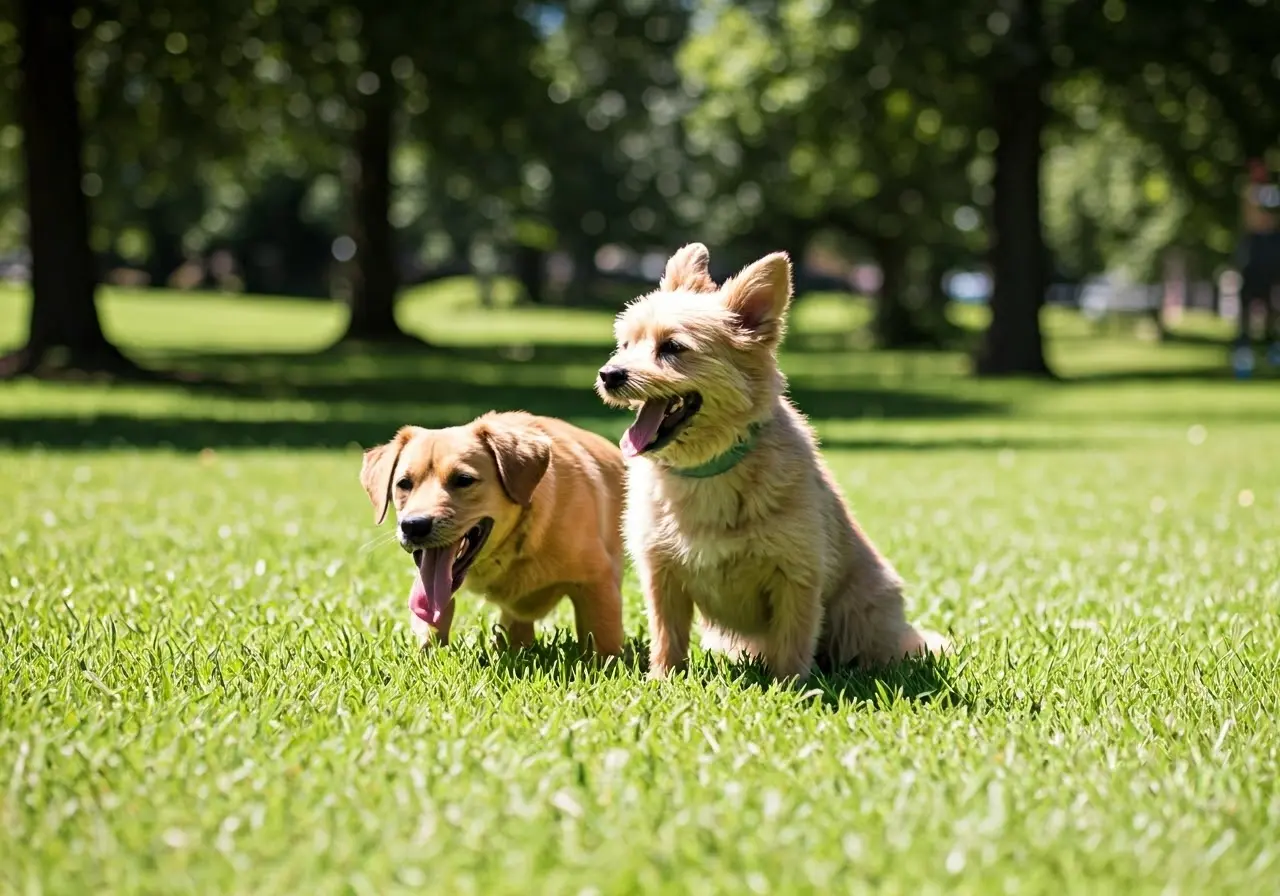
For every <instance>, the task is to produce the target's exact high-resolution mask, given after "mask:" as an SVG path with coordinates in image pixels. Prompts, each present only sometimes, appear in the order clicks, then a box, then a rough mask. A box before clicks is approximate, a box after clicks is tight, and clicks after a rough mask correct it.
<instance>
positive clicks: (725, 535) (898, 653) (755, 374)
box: [597, 243, 949, 678]
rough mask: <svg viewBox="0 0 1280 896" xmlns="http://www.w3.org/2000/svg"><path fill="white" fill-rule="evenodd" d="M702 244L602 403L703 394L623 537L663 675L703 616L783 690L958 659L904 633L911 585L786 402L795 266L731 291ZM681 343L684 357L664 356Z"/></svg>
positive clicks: (929, 639)
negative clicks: (723, 462) (793, 681)
mask: <svg viewBox="0 0 1280 896" xmlns="http://www.w3.org/2000/svg"><path fill="white" fill-rule="evenodd" d="M707 261H708V253H707V250H706V248H705V247H704V246H702V245H701V244H696V243H695V244H693V245H692V246H686V247H685V248H683V249H681V250H680V251H679V252H677V253H676V254H675V255H674V256H672V258H671V260H670V261H669V262H668V264H667V270H666V273H665V275H664V277H663V279H662V284H661V287H660V289H659V290H658V291H656V292H654V293H651V294H649V295H647V296H644V297H641V298H640V299H638V300H636V301H635V302H633V303H632V304H631V305H630V306H628V307H627V308H626V309H625V310H624V311H623V312H622V313H621V314H620V315H619V316H618V319H617V322H616V327H615V329H616V335H617V338H618V350H617V352H616V353H615V354H614V356H613V357H612V358H611V359H610V361H609V365H613V366H617V367H622V368H624V369H625V370H626V372H627V376H628V384H627V386H626V387H625V388H624V389H622V390H621V391H620V392H618V393H615V394H612V395H611V394H609V393H608V392H607V391H606V390H605V389H604V388H603V386H601V385H600V384H598V385H597V389H598V391H599V392H600V394H601V396H602V398H603V399H604V400H605V401H606V402H608V403H609V404H613V405H615V406H619V405H621V406H628V407H632V408H636V407H638V406H639V405H640V404H641V403H642V402H643V400H645V399H647V398H669V397H674V396H677V395H685V394H687V393H689V392H693V391H696V392H698V393H699V394H701V396H702V398H703V405H702V409H701V410H700V411H699V412H698V414H697V415H696V416H695V417H693V418H692V420H691V421H690V422H689V424H688V426H687V427H686V428H685V429H684V430H683V431H682V432H680V433H679V434H678V435H677V436H676V437H675V439H674V440H673V441H672V442H670V443H668V444H666V445H664V446H662V447H661V448H659V449H657V450H655V451H649V452H646V453H644V454H641V455H640V456H638V457H635V458H633V459H631V460H630V461H629V462H628V464H627V467H628V473H627V498H626V510H625V516H624V530H625V540H626V543H627V549H628V551H629V553H630V554H631V556H632V559H633V561H634V562H635V564H636V566H637V569H638V572H639V575H640V580H641V583H642V586H643V588H644V594H645V601H646V604H647V609H648V615H649V624H650V634H651V635H652V639H653V640H652V646H651V654H650V675H651V676H653V677H655V678H662V677H665V676H666V675H667V674H669V673H670V672H672V671H673V670H677V669H680V668H682V667H683V666H684V665H685V663H686V660H687V656H688V648H689V636H690V628H691V625H692V620H693V611H694V609H695V608H696V609H697V610H698V613H699V615H700V616H701V617H702V620H703V643H704V645H705V646H708V647H710V648H712V649H719V650H723V651H726V652H727V653H729V654H730V655H731V656H741V655H744V654H749V655H753V656H757V657H760V658H762V659H763V660H764V661H765V663H766V665H767V666H768V668H769V669H770V671H771V672H772V674H773V675H774V676H775V677H777V678H790V677H793V676H795V677H799V678H804V677H806V676H807V675H808V674H809V672H810V671H811V668H812V666H813V664H814V661H815V659H816V658H818V657H819V656H821V657H824V658H825V659H827V660H829V661H830V662H832V663H833V664H836V665H844V664H847V663H851V662H857V663H859V664H861V665H863V666H875V665H879V664H883V663H887V662H890V661H894V660H898V659H901V658H903V657H905V656H907V655H909V654H918V653H921V652H923V651H935V652H936V651H941V650H944V649H947V647H948V646H949V645H948V642H947V640H946V639H945V638H943V637H942V636H940V635H937V634H935V633H932V632H925V631H919V630H917V629H915V628H913V627H912V626H911V625H910V624H909V623H908V622H907V619H906V615H905V610H904V605H903V595H902V580H901V579H900V578H899V576H898V574H897V572H895V570H894V569H893V567H892V566H891V565H890V564H889V562H888V561H887V560H886V559H885V558H884V557H882V556H881V555H880V554H879V553H878V552H877V551H876V549H875V547H874V546H873V545H872V543H871V542H870V541H869V540H868V538H867V537H866V536H865V535H864V534H863V532H862V530H861V529H860V528H859V527H858V524H857V522H856V521H855V520H854V518H853V516H852V514H851V513H850V511H849V508H848V507H847V506H846V504H845V502H844V500H843V498H842V497H841V494H840V490H839V488H838V487H837V485H836V483H835V481H834V480H833V478H832V476H831V473H830V472H829V471H828V469H827V467H826V465H825V464H824V463H823V461H822V458H821V456H820V454H819V451H818V446H817V442H816V439H815V436H814V434H813V432H812V430H811V428H810V427H809V425H808V423H807V422H806V421H805V419H804V418H803V417H802V416H801V414H800V412H799V411H798V410H796V408H795V407H794V406H793V405H792V404H791V402H790V401H789V400H788V399H787V398H786V397H785V395H784V392H785V387H786V383H785V380H784V378H783V376H782V373H781V372H780V371H779V369H778V366H777V360H776V350H777V346H778V344H779V342H780V341H781V339H782V336H783V332H784V328H785V319H786V312H787V308H788V306H789V303H790V299H791V263H790V261H789V259H788V258H787V256H786V254H785V253H781V252H779V253H775V254H773V255H769V256H767V257H765V258H763V259H761V260H759V261H757V262H755V263H754V264H752V265H750V266H749V267H747V268H746V269H744V270H743V271H741V272H740V273H739V274H738V275H737V276H735V277H733V278H731V279H730V280H729V281H727V282H726V283H725V284H724V285H723V287H721V288H720V289H718V290H717V289H716V288H715V284H714V283H713V282H712V281H711V279H710V277H709V276H708V275H707V273H706V272H707ZM668 339H675V340H677V341H678V342H679V343H680V344H682V345H683V346H685V350H684V351H682V352H680V353H679V354H676V355H674V356H672V355H669V354H668V355H663V354H662V353H661V352H659V351H658V346H659V345H661V344H662V342H663V341H664V340H668ZM753 422H761V423H762V424H763V428H762V429H761V431H760V434H759V439H758V442H757V445H756V447H755V448H754V449H753V450H752V451H751V452H750V453H748V454H747V455H746V456H745V457H744V458H743V460H742V461H741V462H740V463H739V464H738V465H737V466H736V467H733V468H732V469H730V470H728V471H726V472H723V473H720V474H719V475H715V476H712V477H709V478H702V479H693V478H686V477H682V476H680V475H677V473H675V472H674V469H678V468H686V469H687V468H691V467H695V466H698V465H701V464H704V463H706V462H707V461H709V460H712V459H713V458H716V457H717V456H719V455H721V454H723V453H724V452H726V451H728V450H729V449H730V448H732V447H733V446H734V444H735V443H736V442H737V441H738V440H739V439H741V438H743V437H744V433H745V432H746V431H747V428H748V426H749V425H750V424H752V423H753Z"/></svg>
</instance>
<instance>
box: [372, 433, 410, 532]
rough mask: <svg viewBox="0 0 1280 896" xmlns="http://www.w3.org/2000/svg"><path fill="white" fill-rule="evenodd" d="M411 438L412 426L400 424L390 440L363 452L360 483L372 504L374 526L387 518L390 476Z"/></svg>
mask: <svg viewBox="0 0 1280 896" xmlns="http://www.w3.org/2000/svg"><path fill="white" fill-rule="evenodd" d="M411 438H413V427H412V426H402V427H400V430H399V432H397V433H396V436H395V438H394V439H392V440H391V441H390V442H387V444H385V445H379V446H378V447H377V448H370V449H369V450H368V451H366V452H365V453H364V463H363V464H362V465H361V467H360V484H361V485H363V486H364V490H365V491H366V492H368V493H369V501H370V502H372V504H373V511H374V516H373V519H374V523H373V524H374V525H375V526H381V525H382V521H383V520H385V519H386V518H387V507H388V505H390V504H391V477H392V475H394V473H395V471H396V461H397V460H399V459H400V452H401V451H402V450H403V449H404V446H405V445H406V444H407V443H408V441H409V439H411Z"/></svg>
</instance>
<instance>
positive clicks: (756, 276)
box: [723, 252, 791, 345]
mask: <svg viewBox="0 0 1280 896" xmlns="http://www.w3.org/2000/svg"><path fill="white" fill-rule="evenodd" d="M723 295H724V303H725V306H726V307H727V308H728V309H729V310H730V311H732V312H733V313H734V314H736V315H737V316H738V320H739V322H740V324H741V326H742V328H743V329H744V330H746V331H747V332H748V333H750V334H751V335H752V336H754V337H755V338H757V339H760V340H761V341H763V342H766V343H768V344H769V345H777V344H778V343H779V342H780V341H782V333H783V328H784V319H785V317H786V314H787V306H788V305H790V304H791V259H790V258H789V257H788V256H787V253H786V252H774V253H773V254H772V255H766V256H765V257H764V258H762V259H760V260H759V261H756V262H753V263H752V264H749V265H747V266H746V267H745V268H743V269H742V270H741V271H739V272H738V273H737V274H735V275H734V276H733V277H732V278H730V279H729V281H728V282H727V283H725V285H724V289H723Z"/></svg>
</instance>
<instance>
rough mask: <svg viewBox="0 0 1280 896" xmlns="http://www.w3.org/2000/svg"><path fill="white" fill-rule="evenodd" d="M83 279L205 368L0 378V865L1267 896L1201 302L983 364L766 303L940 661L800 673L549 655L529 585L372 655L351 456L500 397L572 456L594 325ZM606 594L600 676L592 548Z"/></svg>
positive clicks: (129, 872) (1250, 625) (176, 882)
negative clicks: (979, 368) (1180, 334)
mask: <svg viewBox="0 0 1280 896" xmlns="http://www.w3.org/2000/svg"><path fill="white" fill-rule="evenodd" d="M103 304H104V308H105V317H106V321H107V326H108V329H109V330H110V332H111V334H112V335H113V336H114V337H115V338H116V339H117V340H118V341H120V342H121V343H122V344H123V345H125V346H126V347H127V348H129V349H130V350H131V351H133V353H134V354H136V355H137V356H139V357H141V358H143V359H145V360H146V361H147V362H148V363H151V364H154V365H156V366H163V367H169V368H181V369H186V370H197V371H202V372H204V373H205V374H207V377H206V381H205V382H203V383H201V384H197V385H188V386H182V387H180V386H171V385H153V386H112V387H107V386H102V385H94V384H68V383H36V382H19V383H13V384H0V471H2V472H3V475H0V508H2V509H3V513H0V891H3V892H15V893H42V892H43V893H59V894H61V893H92V892H112V893H115V892H153V893H290V894H296V893H350V894H383V893H393V892H408V891H411V890H425V891H427V892H433V893H448V894H454V893H458V894H466V893H473V894H505V893H511V894H516V893H519V894H527V893H556V894H560V893H564V894H587V893H596V894H611V893H634V892H646V893H649V892H652V893H684V892H695V893H699V894H703V893H706V894H713V893H724V894H735V896H739V894H744V893H779V894H780V893H803V892H822V893H862V892H871V891H876V892H886V893H911V894H916V893H933V892H937V893H942V892H946V893H1008V894H1025V893H1055V894H1060V893H1089V894H1095V893H1109V892H1126V893H1187V894H1198V893H1209V892H1212V893H1226V892H1232V893H1248V894H1257V893H1267V892H1276V891H1277V890H1280V792H1278V790H1277V780H1278V779H1280V731H1278V722H1277V718H1278V715H1280V379H1278V378H1276V377H1275V376H1271V377H1270V378H1266V379H1263V380H1259V381H1253V382H1245V383H1238V382H1235V381H1233V380H1231V379H1230V378H1228V377H1226V376H1224V375H1223V371H1224V370H1225V366H1226V351H1225V349H1224V348H1223V346H1222V345H1220V344H1217V343H1215V342H1213V341H1212V340H1211V339H1209V338H1208V337H1209V336H1216V335H1221V334H1222V332H1223V331H1224V328H1223V327H1222V326H1221V325H1218V324H1215V323H1213V322H1204V321H1197V322H1192V323H1188V325H1187V333H1186V335H1185V336H1184V338H1182V339H1180V340H1178V341H1176V342H1174V343H1170V344H1166V345H1161V346H1157V345H1153V344H1150V343H1145V342H1142V341H1140V340H1138V339H1135V338H1134V337H1132V336H1121V335H1112V336H1100V337H1094V336H1091V335H1089V333H1088V328H1087V327H1086V326H1085V325H1084V324H1083V323H1082V322H1081V321H1079V320H1078V319H1076V318H1074V317H1072V316H1071V315H1067V314H1060V315H1054V316H1053V317H1052V320H1051V324H1052V330H1053V340H1052V345H1051V354H1052V358H1053V360H1054V362H1055V364H1056V365H1057V367H1058V368H1059V369H1060V370H1061V371H1062V372H1063V374H1064V375H1067V376H1068V377H1070V378H1071V379H1070V380H1069V381H1068V382H1065V383H1061V384H1056V385H1045V384H1034V383H1025V382H994V383H993V382H977V381H974V380H972V379H970V378H968V377H967V376H966V375H965V373H964V372H965V363H964V359H963V358H962V357H961V356H959V355H956V354H948V353H942V354H912V353H872V352H868V351H866V350H865V348H863V347H861V346H860V345H859V343H858V342H857V340H856V339H853V338H851V337H850V336H849V335H848V334H849V333H850V331H851V330H853V329H854V328H855V326H856V325H857V324H858V323H859V322H860V321H861V320H862V319H863V317H864V315H865V309H862V308H861V307H860V306H857V305H855V304H853V303H851V302H846V301H845V300H841V299H838V298H833V297H822V296H818V297H812V298H807V299H805V300H804V301H802V302H801V303H800V304H799V305H798V307H797V310H796V315H795V319H794V321H793V326H792V330H791V334H790V336H789V341H788V346H789V348H788V350H787V352H786V354H785V358H784V364H785V367H786V369H787V371H788V373H789V375H790V378H791V382H792V387H793V394H794V396H795V398H796V400H797V402H798V403H799V404H800V406H801V408H802V409H803V410H805V411H806V412H807V413H808V414H809V415H810V416H811V418H812V419H813V421H814V423H815V424H816V425H817V427H818V429H819V431H820V434H821V435H822V437H823V440H824V445H825V451H826V456H827V459H828V461H829V463H830V464H831V466H832V467H833V469H834V470H835V471H836V473H837V475H838V478H839V481H840V483H841V485H842V486H843V488H844V489H845V492H846V494H847V496H848V498H849V500H850V502H851V503H852V506H853V508H854V510H855V513H856V514H857V515H858V517H859V519H860V521H861V522H862V524H863V526H864V527H865V529H866V531H867V532H868V533H869V535H870V536H871V537H872V538H873V539H874V540H875V542H876V543H877V544H878V545H879V546H880V547H881V549H882V550H883V551H884V552H885V553H886V554H887V555H888V556H889V557H890V558H891V559H892V560H893V562H894V563H895V564H896V565H897V566H898V568H899V569H900V571H901V572H902V573H903V575H904V576H905V577H906V578H907V580H908V581H909V583H910V600H911V609H910V612H911V615H912V616H913V617H914V618H915V619H917V620H919V621H921V622H922V623H925V624H927V625H929V626H931V627H934V628H938V629H942V630H945V631H947V632H949V633H951V635H952V636H953V637H954V638H955V640H956V641H957V643H958V644H959V650H958V653H957V655H956V656H955V657H953V658H951V659H950V660H948V661H944V662H942V663H938V664H927V663H919V664H913V665H910V666H906V667H902V668H900V669H898V670H895V671H894V672H892V673H889V674H885V675H881V676H878V677H871V676H866V675H858V674H845V675H837V676H833V677H830V678H819V679H815V681H814V682H813V688H812V692H811V693H809V694H807V695H804V694H801V693H798V692H794V691H786V690H778V689H776V688H772V687H769V686H766V685H764V684H763V683H762V682H761V680H760V677H759V676H758V674H757V673H756V671H755V670H754V669H752V668H749V667H748V668H739V667H733V666H730V665H728V664H726V663H724V662H722V661H717V660H716V659H715V658H713V657H710V656H707V655H705V654H701V653H699V654H696V656H695V662H694V667H693V669H692V672H691V674H690V676H689V677H688V678H686V679H682V680H675V681H670V682H667V683H662V684H651V683H648V682H646V681H645V679H644V673H643V668H642V667H643V662H642V660H637V659H636V658H635V657H629V658H628V659H627V661H625V662H622V663H617V664H613V665H610V666H608V667H606V668H603V669H600V668H593V667H591V666H589V665H586V664H583V663H581V662H579V661H578V660H577V659H576V657H575V654H574V651H573V647H572V639H571V638H570V637H569V630H570V626H571V616H570V614H569V612H568V610H567V608H564V609H563V610H562V611H561V612H560V613H558V614H557V615H556V617H555V619H554V629H553V630H552V629H548V628H544V629H543V630H542V632H541V635H540V638H541V641H540V645H539V647H538V648H536V649H534V650H532V651H529V652H527V653H525V654H521V655H518V656H514V657H512V656H503V655H498V654H495V653H494V652H493V651H492V650H491V648H490V646H489V635H488V629H487V626H489V625H491V624H492V623H493V622H495V621H496V618H495V616H494V615H493V614H492V613H491V612H489V611H487V610H485V609H484V608H482V607H481V606H480V605H479V602H478V600H477V599H475V598H474V597H472V596H468V595H466V594H464V595H463V596H462V597H461V604H462V610H461V612H460V615H459V621H458V622H457V623H456V624H455V632H456V638H455V643H454V644H453V645H451V647H450V648H449V649H447V650H444V651H437V652H435V653H432V654H429V655H422V654H420V653H419V652H418V651H417V650H416V649H415V648H414V646H413V644H412V642H411V640H410V636H409V629H408V623H407V611H406V609H405V598H406V594H407V590H408V587H409V583H410V580H411V577H412V575H413V571H412V568H411V566H410V563H409V561H408V560H406V558H405V557H404V556H403V554H401V552H400V551H399V550H398V548H396V547H395V546H394V544H391V543H389V541H388V538H389V536H390V531H391V530H390V526H389V525H387V526H384V527H383V529H381V530H379V529H376V528H375V527H374V525H373V519H372V510H371V508H370V506H369V503H368V501H367V499H366V497H365V495H364V493H363V492H362V491H361V489H360V486H359V484H358V479H357V474H358V471H359V467H360V448H361V446H368V445H371V444H373V443H375V442H377V441H380V440H383V439H386V438H388V437H390V435H391V434H392V433H393V432H394V430H395V428H396V427H397V426H398V425H400V424H401V423H405V422H418V423H423V424H428V425H434V424H445V423H450V422H463V421H465V420H467V419H469V418H470V417H471V416H473V415H475V414H477V413H480V412H482V411H485V410H488V409H490V408H509V407H524V408H527V409H530V410H534V411H538V412H542V413H553V414H559V415H562V416H565V417H569V418H571V419H573V420H575V421H577V422H579V423H581V424H582V425H585V426H588V427H591V428H595V429H597V430H599V431H601V432H603V433H605V434H606V435H609V436H610V437H616V436H617V435H619V434H620V433H621V431H622V430H623V428H624V427H625V425H626V422H627V421H626V420H624V419H621V418H620V417H619V415H617V414H616V413H613V412H610V411H608V410H607V409H605V408H603V407H602V406H601V405H600V403H599V402H598V400H597V399H596V398H595V396H594V395H593V394H592V393H591V391H590V385H591V379H592V377H593V375H594V371H595V370H596V368H597V367H598V366H599V365H600V363H601V362H602V361H603V359H604V358H605V357H606V356H607V354H608V341H609V315H608V314H607V313H600V312H591V311H573V312H569V311H536V310H527V309H511V308H504V309H499V310H484V309H480V308H478V307H477V306H476V303H475V301H474V297H473V293H472V290H471V289H470V287H469V286H468V285H467V284H466V283H453V284H444V285H442V286H439V287H436V288H433V289H430V290H425V291H421V292H419V293H415V294H414V295H413V296H411V297H410V298H409V299H408V300H406V302H405V303H404V307H403V309H402V311H403V315H404V321H405V324H406V326H408V327H410V328H411V329H414V330H415V331H417V332H420V333H423V334H425V335H427V336H428V337H429V338H430V339H432V340H433V341H434V342H435V343H437V344H438V345H439V346H440V348H438V349H437V350H435V351H429V352H428V351H416V352H412V351H397V352H378V353H374V354H347V355H324V356H322V355H317V354H313V353H312V352H313V351H314V350H315V349H317V348H319V347H321V346H323V345H324V344H325V343H326V342H327V341H329V340H330V339H332V337H333V336H334V335H335V334H336V332H337V331H338V329H339V327H340V324H341V320H340V317H341V315H340V312H339V310H338V309H336V308H334V307H332V306H329V305H322V304H315V303H306V302H290V301H281V300H267V299H233V298H217V297H208V296H205V297H199V296H197V297H191V296H178V295H173V294H167V293H158V294H155V295H140V294H129V293H111V294H109V295H108V296H107V297H106V298H105V299H104V303H103ZM23 307H24V299H23V298H22V296H21V295H20V294H19V293H17V292H16V291H10V292H0V346H6V345H13V344H15V343H16V342H17V341H18V340H19V338H20V336H21V329H22V326H23V324H22V314H23V311H22V309H23ZM1227 329H1229V328H1227ZM564 524H565V525H573V521H572V520H565V521H564ZM626 600H627V627H628V631H629V633H630V634H631V636H632V642H631V646H632V648H633V649H634V650H635V651H636V652H637V653H638V654H640V656H641V657H642V656H643V653H644V646H645V644H644V642H645V634H644V633H645V623H644V617H643V612H642V609H641V601H640V597H639V594H638V591H637V587H636V583H635V578H634V575H633V574H632V573H631V572H628V578H627V583H626Z"/></svg>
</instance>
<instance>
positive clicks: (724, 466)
mask: <svg viewBox="0 0 1280 896" xmlns="http://www.w3.org/2000/svg"><path fill="white" fill-rule="evenodd" d="M762 429H764V422H763V421H759V420H757V421H756V422H755V423H752V424H751V425H750V426H748V427H747V437H746V438H745V439H742V440H741V441H739V442H737V443H736V444H735V445H734V446H733V447H732V448H730V449H729V450H728V451H726V452H725V453H724V454H719V455H716V456H715V457H713V458H711V460H709V461H707V462H706V463H705V464H699V465H698V466H696V467H684V468H681V467H672V468H671V472H672V473H675V474H676V475H677V476H683V477H685V478H686V479H710V478H711V477H712V476H719V475H720V474H721V473H727V472H729V471H730V470H732V469H733V468H734V467H736V466H737V465H738V464H740V463H742V459H743V458H744V457H746V456H747V455H748V454H750V453H751V450H752V449H753V448H755V447H756V442H758V441H759V440H760V430H762Z"/></svg>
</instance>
